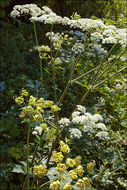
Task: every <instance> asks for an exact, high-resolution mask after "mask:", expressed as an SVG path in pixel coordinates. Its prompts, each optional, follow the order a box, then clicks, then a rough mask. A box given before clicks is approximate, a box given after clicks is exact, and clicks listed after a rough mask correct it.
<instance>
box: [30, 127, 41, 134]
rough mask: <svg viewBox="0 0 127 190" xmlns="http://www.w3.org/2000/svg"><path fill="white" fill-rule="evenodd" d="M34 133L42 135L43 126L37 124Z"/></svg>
mask: <svg viewBox="0 0 127 190" xmlns="http://www.w3.org/2000/svg"><path fill="white" fill-rule="evenodd" d="M32 134H33V135H35V136H37V135H41V134H42V127H40V126H36V127H35V128H34V130H33V132H32Z"/></svg>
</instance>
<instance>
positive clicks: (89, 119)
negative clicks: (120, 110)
mask: <svg viewBox="0 0 127 190" xmlns="http://www.w3.org/2000/svg"><path fill="white" fill-rule="evenodd" d="M100 121H103V117H102V116H101V115H99V114H94V115H91V114H90V113H88V112H86V110H85V107H84V106H81V105H77V111H75V112H73V114H72V121H71V122H72V125H74V124H75V125H76V126H77V125H79V128H80V130H79V129H77V128H71V129H70V130H69V131H70V137H71V138H78V139H79V138H80V137H81V136H82V132H84V133H87V134H88V135H91V134H94V135H95V136H96V137H98V138H99V139H101V140H105V139H109V136H108V132H107V128H106V126H105V125H104V124H103V123H101V122H100ZM81 131H82V132H81Z"/></svg>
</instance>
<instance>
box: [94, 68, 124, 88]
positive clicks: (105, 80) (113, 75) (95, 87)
mask: <svg viewBox="0 0 127 190" xmlns="http://www.w3.org/2000/svg"><path fill="white" fill-rule="evenodd" d="M125 69H127V66H126V67H123V68H122V69H120V70H118V71H117V72H116V73H114V74H113V75H111V76H110V77H107V78H106V79H104V80H102V81H101V82H100V83H98V84H96V85H94V86H93V88H96V87H97V86H99V85H100V84H102V83H103V82H105V81H106V80H108V79H110V78H112V77H114V76H115V75H117V74H118V73H120V72H121V71H123V70H125Z"/></svg>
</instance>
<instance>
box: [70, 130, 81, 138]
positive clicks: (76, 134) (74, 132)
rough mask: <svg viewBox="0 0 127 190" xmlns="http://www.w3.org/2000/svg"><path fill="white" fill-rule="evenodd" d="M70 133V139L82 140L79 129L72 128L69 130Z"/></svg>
mask: <svg viewBox="0 0 127 190" xmlns="http://www.w3.org/2000/svg"><path fill="white" fill-rule="evenodd" d="M69 132H70V138H77V139H80V138H81V137H82V133H81V131H80V130H79V129H77V128H71V129H69Z"/></svg>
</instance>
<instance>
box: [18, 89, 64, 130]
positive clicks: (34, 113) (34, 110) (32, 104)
mask: <svg viewBox="0 0 127 190" xmlns="http://www.w3.org/2000/svg"><path fill="white" fill-rule="evenodd" d="M20 94H21V96H19V97H16V98H15V102H16V103H17V104H18V105H20V106H22V105H23V104H24V105H26V106H24V107H22V112H21V114H20V115H19V117H20V118H24V117H28V118H30V119H31V120H32V121H36V122H43V113H44V112H45V109H46V108H50V109H51V110H52V113H54V112H58V111H59V110H60V108H59V107H58V106H57V105H55V104H54V103H53V102H52V101H50V100H44V98H39V99H37V98H36V97H34V96H30V97H29V99H28V103H24V97H27V96H28V95H29V94H28V92H27V91H26V90H25V89H22V90H21V92H20ZM23 96H24V97H23ZM42 128H44V130H46V129H45V128H46V124H45V125H43V127H42Z"/></svg>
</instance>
